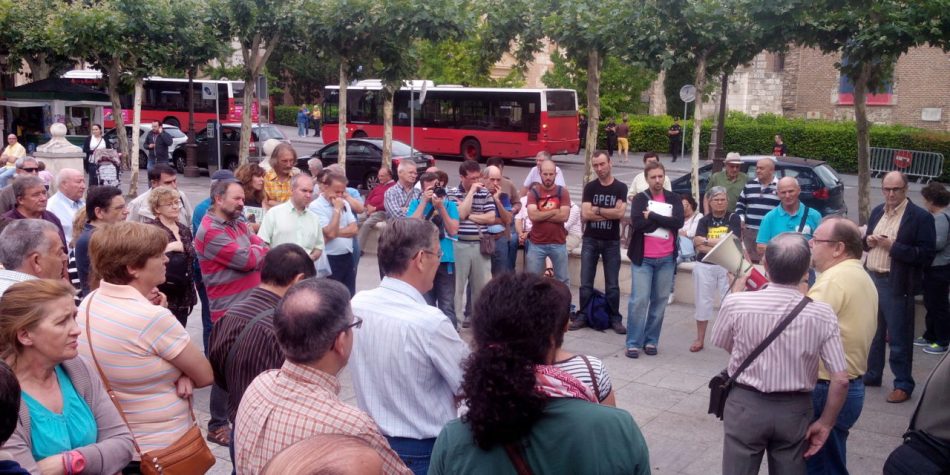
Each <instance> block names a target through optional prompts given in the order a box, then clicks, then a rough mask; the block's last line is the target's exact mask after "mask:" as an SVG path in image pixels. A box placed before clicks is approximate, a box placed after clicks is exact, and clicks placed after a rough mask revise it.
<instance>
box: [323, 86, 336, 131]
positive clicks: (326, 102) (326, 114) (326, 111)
mask: <svg viewBox="0 0 950 475" xmlns="http://www.w3.org/2000/svg"><path fill="white" fill-rule="evenodd" d="M323 97H324V99H323V123H324V124H337V123H339V122H340V120H339V116H340V91H338V90H335V89H327V90H326V91H325V92H324V94H323Z"/></svg>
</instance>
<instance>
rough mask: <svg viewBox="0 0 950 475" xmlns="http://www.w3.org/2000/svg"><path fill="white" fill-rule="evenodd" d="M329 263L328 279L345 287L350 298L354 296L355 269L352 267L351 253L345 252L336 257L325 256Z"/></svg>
mask: <svg viewBox="0 0 950 475" xmlns="http://www.w3.org/2000/svg"><path fill="white" fill-rule="evenodd" d="M327 261H329V262H330V271H331V272H333V273H332V274H330V279H333V280H335V281H337V282H339V283H341V284H343V285H345V286H346V288H347V290H349V291H350V297H352V296H353V295H355V294H356V269H355V268H354V267H353V253H352V252H347V253H346V254H340V255H336V256H327Z"/></svg>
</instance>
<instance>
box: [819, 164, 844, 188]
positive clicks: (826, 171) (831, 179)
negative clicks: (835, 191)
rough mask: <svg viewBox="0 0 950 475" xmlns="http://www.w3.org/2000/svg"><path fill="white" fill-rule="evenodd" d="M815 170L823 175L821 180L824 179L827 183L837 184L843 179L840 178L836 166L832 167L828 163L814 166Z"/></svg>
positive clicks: (820, 175)
mask: <svg viewBox="0 0 950 475" xmlns="http://www.w3.org/2000/svg"><path fill="white" fill-rule="evenodd" d="M814 170H815V174H817V175H818V176H819V177H821V181H823V182H824V183H825V185H837V184H838V183H841V180H840V179H839V178H838V173H837V172H836V171H835V170H834V168H831V167H830V166H828V165H824V164H822V165H818V166H817V167H815V168H814Z"/></svg>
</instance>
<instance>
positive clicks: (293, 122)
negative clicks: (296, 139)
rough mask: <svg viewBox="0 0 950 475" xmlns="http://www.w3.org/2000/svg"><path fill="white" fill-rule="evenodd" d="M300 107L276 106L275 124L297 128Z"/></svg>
mask: <svg viewBox="0 0 950 475" xmlns="http://www.w3.org/2000/svg"><path fill="white" fill-rule="evenodd" d="M298 110H300V106H275V107H274V122H276V123H278V124H280V125H289V126H291V127H296V126H297V111H298Z"/></svg>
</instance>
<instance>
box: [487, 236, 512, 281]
mask: <svg viewBox="0 0 950 475" xmlns="http://www.w3.org/2000/svg"><path fill="white" fill-rule="evenodd" d="M502 234H503V236H501V237H499V238H498V239H495V253H494V254H492V256H491V276H492V277H495V276H498V275H500V274H504V273H505V272H509V271H510V270H511V269H510V268H509V264H510V263H511V256H509V255H508V253H509V252H511V251H510V248H509V247H508V240H509V239H510V237H509V236H510V235H509V234H508V233H507V232H505V231H502Z"/></svg>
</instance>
